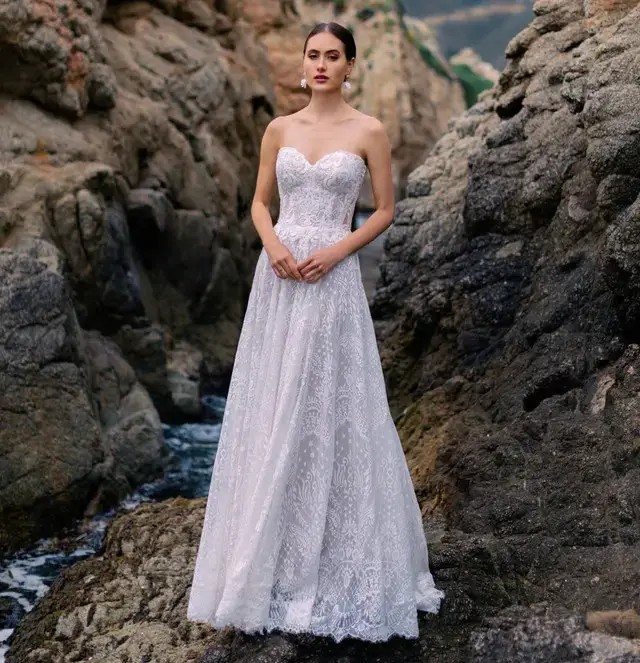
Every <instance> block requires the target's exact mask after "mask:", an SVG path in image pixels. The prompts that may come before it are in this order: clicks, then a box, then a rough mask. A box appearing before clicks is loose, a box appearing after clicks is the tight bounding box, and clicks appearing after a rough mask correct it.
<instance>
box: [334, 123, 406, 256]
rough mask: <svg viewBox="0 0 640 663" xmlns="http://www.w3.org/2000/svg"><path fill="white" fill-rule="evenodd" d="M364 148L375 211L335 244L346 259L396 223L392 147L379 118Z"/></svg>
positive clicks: (371, 127)
mask: <svg viewBox="0 0 640 663" xmlns="http://www.w3.org/2000/svg"><path fill="white" fill-rule="evenodd" d="M365 145H366V157H367V166H368V168H369V175H370V177H371V186H372V189H373V198H374V200H375V203H376V210H375V212H374V213H373V214H372V215H371V216H370V217H369V218H368V219H367V220H366V222H365V223H364V224H363V225H362V226H360V228H357V229H356V230H354V231H353V232H352V233H351V234H350V235H347V237H345V238H344V239H341V240H340V241H339V242H336V244H335V246H338V247H339V248H340V250H341V251H342V252H343V253H344V257H345V258H346V257H347V256H348V255H350V254H351V253H355V252H356V251H357V250H358V249H360V248H362V247H363V246H364V245H365V244H368V243H369V242H371V241H372V240H374V239H375V238H376V237H377V236H378V235H379V234H380V233H382V232H384V231H385V230H386V229H387V228H388V227H389V226H390V225H391V224H392V223H393V213H394V206H395V200H394V193H393V177H392V175H391V143H390V141H389V137H388V136H387V131H386V129H385V127H384V125H383V124H382V122H380V120H378V119H377V118H371V120H370V121H369V126H368V127H367V131H366V137H365Z"/></svg>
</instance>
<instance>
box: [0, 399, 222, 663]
mask: <svg viewBox="0 0 640 663" xmlns="http://www.w3.org/2000/svg"><path fill="white" fill-rule="evenodd" d="M202 402H203V406H204V411H205V417H204V420H205V423H190V424H182V425H180V426H168V425H166V424H163V427H162V428H163V436H164V442H165V445H166V446H167V448H168V450H169V462H168V464H167V468H166V471H165V473H164V474H163V475H162V476H161V477H159V478H158V479H156V480H154V481H151V482H149V483H144V484H141V485H140V486H138V487H137V489H136V490H135V491H134V492H133V493H131V494H129V495H128V496H127V497H126V498H125V499H124V500H122V502H120V504H118V505H117V506H115V507H113V508H111V509H109V510H108V511H104V512H102V513H100V514H98V515H96V516H94V517H93V518H91V519H89V520H86V521H81V522H78V523H76V524H75V525H74V526H72V527H70V528H67V529H66V530H64V531H62V532H60V533H59V534H58V535H56V536H54V537H49V538H44V539H40V540H39V541H38V542H37V543H36V544H35V545H34V546H32V547H30V548H28V549H25V550H21V551H19V552H17V553H15V554H13V555H11V556H9V557H7V558H5V559H2V560H0V663H5V657H6V654H7V652H8V651H9V645H8V644H7V640H8V639H9V637H10V636H11V633H12V632H13V631H14V629H15V628H16V626H17V624H18V622H19V621H20V619H21V618H22V617H23V616H24V615H25V614H26V613H27V612H29V611H30V610H32V609H33V608H34V606H35V605H36V604H37V603H38V601H39V600H40V599H41V598H42V597H43V596H44V595H45V594H46V593H47V591H48V590H49V587H51V585H52V584H53V581H54V580H55V579H56V578H57V577H58V574H59V573H60V571H61V570H62V569H64V568H66V567H67V566H71V564H74V563H75V562H77V561H79V560H81V559H84V558H86V557H91V556H92V555H94V554H95V553H96V552H97V551H98V550H99V549H100V546H101V545H102V541H103V538H104V534H105V531H106V529H107V525H108V524H109V521H110V520H112V519H113V518H114V517H115V516H117V515H120V514H121V513H124V512H126V511H131V510H132V509H135V508H136V507H137V506H138V505H140V504H142V503H143V502H156V501H160V500H164V499H168V498H170V497H177V496H182V497H189V498H192V497H205V496H206V495H207V493H208V490H209V483H210V481H211V470H212V467H213V459H214V457H215V453H216V449H217V446H218V438H219V435H220V425H221V423H222V415H223V413H224V406H225V402H226V399H225V398H224V397H222V396H215V395H210V396H205V397H204V398H203V399H202Z"/></svg>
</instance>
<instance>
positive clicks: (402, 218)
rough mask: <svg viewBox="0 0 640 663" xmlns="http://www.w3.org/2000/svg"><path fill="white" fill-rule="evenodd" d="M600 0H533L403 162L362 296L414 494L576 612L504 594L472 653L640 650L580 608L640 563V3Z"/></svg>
mask: <svg viewBox="0 0 640 663" xmlns="http://www.w3.org/2000/svg"><path fill="white" fill-rule="evenodd" d="M599 7H600V9H599V10H598V11H599V12H600V14H599V15H600V17H601V19H602V21H601V22H600V23H595V22H593V20H591V19H593V18H595V16H596V13H594V12H595V5H591V6H589V7H585V6H584V5H583V4H582V3H580V2H555V1H550V2H546V1H545V2H542V1H540V2H536V5H535V13H536V18H535V19H534V20H533V21H532V24H531V26H530V28H528V29H526V30H525V31H524V32H523V33H521V35H518V36H517V37H515V38H514V40H512V43H511V45H510V47H509V53H508V55H509V61H508V64H507V66H506V68H505V70H504V71H503V72H502V73H501V75H500V79H499V82H498V84H497V85H496V86H495V88H494V89H493V90H492V91H491V92H490V93H487V94H485V95H484V96H483V97H482V98H481V100H480V101H479V102H478V103H477V104H476V105H475V106H474V107H472V108H471V109H470V110H469V111H468V112H467V113H465V114H464V115H463V116H461V117H460V118H457V119H456V120H454V121H453V122H452V124H451V128H450V131H449V133H447V134H446V135H445V136H443V137H442V138H441V139H440V140H439V141H438V143H437V144H436V145H435V147H434V149H433V151H432V152H431V154H430V155H429V157H428V158H427V159H426V161H425V162H424V164H422V165H421V166H420V167H419V168H418V169H416V170H415V171H414V172H413V173H412V175H411V177H410V179H409V182H410V184H409V187H408V194H409V195H408V198H406V199H404V200H402V201H401V202H400V203H399V204H398V207H397V211H396V219H395V223H394V224H393V225H392V226H391V227H390V228H389V230H388V235H389V236H388V239H387V241H386V243H385V254H384V257H383V260H382V263H381V266H380V278H379V280H378V283H377V290H376V293H375V297H374V298H373V301H372V311H373V315H374V322H375V325H376V329H377V332H378V336H379V339H380V346H381V354H382V358H383V366H384V370H385V375H386V377H387V381H388V387H389V393H390V397H391V403H392V410H393V411H394V412H397V413H398V416H397V425H398V429H399V432H400V434H401V437H402V438H403V440H405V442H406V451H407V458H408V462H409V465H410V467H411V468H412V471H413V474H414V480H415V484H416V490H417V493H418V495H419V496H421V497H422V500H421V501H422V506H423V513H424V514H425V515H427V516H433V515H435V514H440V516H441V517H442V518H443V519H444V520H445V521H446V522H447V527H448V528H451V527H456V528H458V529H460V530H461V531H462V532H463V533H464V534H465V535H466V536H471V535H475V536H482V537H492V538H494V539H495V544H494V546H495V549H496V550H497V551H499V552H498V555H497V558H498V559H499V560H500V563H499V564H497V565H496V568H495V570H494V573H495V574H496V578H497V579H499V580H500V581H501V582H502V584H503V586H504V588H505V591H506V593H507V596H508V599H507V602H509V603H519V604H522V605H523V606H527V605H531V604H534V603H537V602H540V601H547V602H548V603H549V604H550V605H551V606H552V607H563V608H564V609H566V610H568V611H569V612H568V613H567V615H569V614H571V615H573V616H572V617H568V616H567V615H565V616H560V617H558V618H557V619H556V618H555V617H554V616H550V617H549V620H545V621H544V623H541V622H540V621H539V620H538V622H536V619H537V618H534V617H533V616H532V615H533V613H529V612H527V609H526V608H523V613H522V615H521V616H520V617H518V620H517V623H518V624H519V626H518V627H516V626H515V622H514V623H513V624H514V626H513V628H511V627H510V626H508V623H507V622H506V621H505V620H506V619H507V618H506V616H505V615H506V613H504V614H503V613H494V614H492V619H493V618H495V619H494V622H493V626H490V627H489V631H487V632H485V634H484V635H483V636H480V637H479V640H477V643H476V644H477V647H478V650H477V656H478V659H477V660H479V661H480V660H481V661H485V660H486V661H500V660H505V661H506V660H509V661H511V660H513V661H518V660H522V661H529V660H531V661H535V660H540V661H553V660H567V657H569V658H571V656H570V655H569V654H568V653H567V652H573V653H575V658H576V660H585V661H586V660H612V661H613V660H616V661H618V660H634V659H633V655H632V654H631V653H630V652H633V651H635V650H634V649H633V647H632V646H630V645H629V643H626V644H625V645H624V647H622V648H621V649H619V650H616V646H614V643H613V641H612V640H607V641H606V642H604V643H602V642H600V640H599V639H598V637H596V636H594V635H593V634H585V633H584V629H583V627H582V626H576V624H577V622H575V621H572V620H574V619H577V617H575V615H582V614H583V613H584V612H585V611H587V610H597V611H599V610H603V611H606V610H612V609H615V608H619V609H626V608H630V607H636V608H637V599H638V594H637V591H636V587H637V586H638V584H639V583H640V575H638V574H639V573H640V513H639V512H638V511H637V509H636V510H634V509H633V507H632V506H631V505H633V504H637V503H638V502H639V500H640V493H639V492H638V491H639V486H640V467H639V466H638V442H637V437H638V431H640V423H639V419H638V414H637V413H638V411H640V400H639V397H638V393H639V392H638V387H637V385H636V381H637V376H638V372H639V371H640V363H639V362H640V350H639V348H638V345H637V341H638V338H637V329H638V322H639V320H640V318H638V307H637V300H638V294H640V293H639V291H638V283H640V280H639V279H638V277H637V276H638V273H639V272H638V269H639V265H640V262H639V259H640V254H639V253H638V251H637V246H636V240H637V227H638V223H637V222H638V213H637V211H638V210H637V208H638V200H637V198H638V194H639V193H640V188H639V187H638V184H639V180H638V178H637V165H638V150H637V149H635V147H636V142H637V141H636V139H637V131H636V129H637V127H636V124H637V111H636V112H635V113H634V111H633V110H632V109H634V108H637V99H638V92H639V91H640V78H638V73H637V71H638V70H637V66H636V60H637V54H638V51H639V49H640V37H639V33H638V31H637V25H638V21H640V7H638V6H637V3H620V4H618V3H615V7H614V4H611V5H608V4H605V3H602V4H600V5H599ZM587 19H589V20H587ZM634 164H635V166H634ZM634 168H635V173H634ZM453 378H457V379H458V380H459V382H458V384H456V385H455V387H456V388H453V386H452V384H451V382H450V381H451V380H452V379H453ZM462 380H463V381H462ZM464 594H465V595H466V597H467V600H468V601H469V602H470V603H471V604H475V603H476V602H477V601H480V600H482V599H481V598H479V597H478V596H477V594H476V593H471V594H469V593H468V590H466V589H465V590H464ZM550 614H551V613H550ZM554 619H555V622H554ZM496 624H497V625H498V626H496ZM528 625H531V629H532V631H531V633H532V635H531V637H529V636H527V635H526V633H527V629H528V628H529V626H528ZM486 628H487V626H486V625H484V626H480V627H479V630H480V631H481V632H482V631H483V630H485V629H486ZM502 638H505V639H504V640H503V639H502ZM541 642H549V649H548V650H546V649H545V648H544V646H543V645H542V644H541ZM591 646H594V647H595V649H594V652H597V653H594V654H593V658H589V652H590V649H589V647H591ZM634 646H635V643H634ZM616 651H618V653H617V654H616V653H615V652H616ZM563 652H564V653H563ZM616 656H619V657H620V658H616ZM625 656H626V658H625ZM629 657H631V658H629ZM468 660H475V659H473V658H470V659H468Z"/></svg>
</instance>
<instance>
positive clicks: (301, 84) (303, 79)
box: [300, 78, 307, 87]
mask: <svg viewBox="0 0 640 663" xmlns="http://www.w3.org/2000/svg"><path fill="white" fill-rule="evenodd" d="M300 87H307V79H306V78H302V79H301V80H300Z"/></svg>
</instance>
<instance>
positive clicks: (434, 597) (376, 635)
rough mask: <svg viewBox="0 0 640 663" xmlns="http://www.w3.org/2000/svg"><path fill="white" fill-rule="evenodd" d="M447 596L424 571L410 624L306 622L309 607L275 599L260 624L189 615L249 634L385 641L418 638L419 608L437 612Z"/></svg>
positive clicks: (359, 621)
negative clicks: (329, 625) (302, 616)
mask: <svg viewBox="0 0 640 663" xmlns="http://www.w3.org/2000/svg"><path fill="white" fill-rule="evenodd" d="M444 596H445V592H444V591H443V590H441V589H437V588H436V587H435V585H434V583H433V577H432V575H431V574H430V573H428V572H427V573H421V574H420V575H419V576H418V580H417V584H416V590H415V597H416V606H415V612H413V618H412V619H409V618H406V619H404V620H403V622H402V623H403V624H406V625H407V626H406V627H403V626H400V623H397V624H396V625H395V626H394V625H388V624H379V625H375V624H373V625H372V624H370V623H367V622H366V620H364V619H356V620H352V623H351V625H350V626H347V627H344V628H327V627H323V626H321V625H319V624H313V623H307V624H304V623H301V622H300V620H299V614H300V613H302V614H304V613H305V612H307V611H306V610H305V609H302V610H301V611H298V610H297V609H295V606H292V603H294V602H292V601H289V600H273V601H272V602H271V604H270V608H269V613H270V616H269V618H268V619H267V620H266V622H264V623H261V624H259V623H256V621H255V619H254V620H252V619H246V618H242V617H237V616H236V617H234V616H232V615H229V614H227V615H226V616H224V617H218V616H217V615H214V616H212V617H211V616H210V617H204V616H202V615H197V614H195V613H193V612H190V614H189V615H188V616H189V619H190V620H191V621H196V622H201V623H205V624H208V625H209V626H212V627H213V628H215V629H222V628H224V627H226V626H233V627H234V628H237V629H238V630H240V631H243V632H244V633H247V634H249V635H267V634H269V633H271V632H272V631H282V632H284V633H293V634H303V633H305V634H310V635H315V636H320V637H328V638H331V639H332V640H333V641H334V642H340V641H341V640H344V639H345V638H356V639H358V640H364V641H367V642H386V641H387V640H389V639H390V638H392V637H394V636H399V637H403V638H409V639H416V638H417V637H418V636H419V632H418V615H417V611H418V610H420V611H424V612H429V613H433V614H435V613H437V612H438V611H439V609H440V603H441V601H442V599H443V598H444ZM412 610H413V609H409V608H408V609H407V611H408V613H412ZM296 613H299V614H298V619H296V617H293V618H292V617H291V615H292V614H293V615H295V614H296ZM346 621H349V620H348V619H347V620H346ZM296 622H297V623H296Z"/></svg>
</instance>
